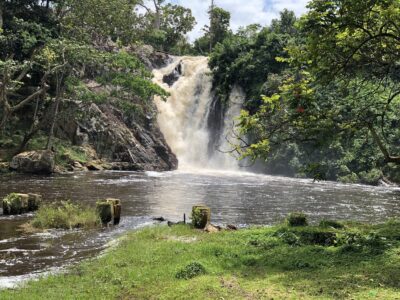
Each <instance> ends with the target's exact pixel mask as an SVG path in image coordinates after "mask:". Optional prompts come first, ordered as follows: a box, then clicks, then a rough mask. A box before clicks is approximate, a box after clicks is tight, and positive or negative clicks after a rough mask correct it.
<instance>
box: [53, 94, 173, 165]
mask: <svg viewBox="0 0 400 300" xmlns="http://www.w3.org/2000/svg"><path fill="white" fill-rule="evenodd" d="M64 105H67V106H68V107H66V108H64V111H65V113H64V114H63V116H62V117H60V119H59V122H58V124H57V128H56V135H57V136H58V137H60V138H62V139H68V140H70V141H71V142H72V144H74V145H78V146H87V145H90V146H91V147H92V148H93V149H94V150H95V151H96V153H97V156H98V158H99V160H100V161H103V162H106V163H107V164H108V166H109V167H108V168H107V169H109V168H111V169H114V170H132V171H144V170H146V171H166V170H174V169H176V168H177V166H178V161H177V159H176V156H175V155H174V154H173V153H172V151H171V149H170V147H169V146H168V145H167V143H166V141H165V139H164V136H163V135H162V133H161V131H160V129H159V127H158V125H157V123H156V120H155V113H154V115H153V116H152V115H147V116H146V117H144V118H139V117H138V118H137V119H135V118H133V117H127V116H126V115H125V114H124V113H122V112H121V111H120V110H119V109H118V108H116V107H115V106H113V105H111V104H103V105H97V104H94V103H91V104H85V103H82V102H79V101H69V102H64ZM78 112H79V113H78ZM92 165H93V168H92ZM99 165H100V164H97V166H99ZM97 166H96V164H91V165H90V166H88V169H90V170H101V166H100V167H97Z"/></svg>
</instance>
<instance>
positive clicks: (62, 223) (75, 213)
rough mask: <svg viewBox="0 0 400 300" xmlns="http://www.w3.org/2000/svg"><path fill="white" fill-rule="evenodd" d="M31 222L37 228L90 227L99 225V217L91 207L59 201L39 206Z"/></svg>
mask: <svg viewBox="0 0 400 300" xmlns="http://www.w3.org/2000/svg"><path fill="white" fill-rule="evenodd" d="M31 224H32V226H33V227H35V228H39V229H48V228H56V229H72V228H81V227H85V228H91V227H96V226H99V225H100V219H99V217H98V214H97V212H96V210H95V209H93V208H88V207H82V206H80V205H77V204H74V203H72V202H70V201H61V202H60V203H52V204H49V205H44V206H42V207H40V208H39V210H38V212H37V213H36V215H35V217H34V219H33V220H32V221H31Z"/></svg>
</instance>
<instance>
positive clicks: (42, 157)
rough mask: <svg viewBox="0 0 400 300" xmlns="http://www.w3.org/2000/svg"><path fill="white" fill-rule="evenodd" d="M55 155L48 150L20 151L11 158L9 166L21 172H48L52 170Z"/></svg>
mask: <svg viewBox="0 0 400 300" xmlns="http://www.w3.org/2000/svg"><path fill="white" fill-rule="evenodd" d="M54 165H55V156H54V153H53V152H52V151H50V150H42V151H27V152H22V153H20V154H18V155H16V156H14V157H13V158H12V161H11V163H10V168H11V169H13V170H15V171H18V172H22V173H35V174H43V173H44V174H50V173H53V171H54Z"/></svg>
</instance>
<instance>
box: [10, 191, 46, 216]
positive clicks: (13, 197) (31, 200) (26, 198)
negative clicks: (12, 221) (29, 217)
mask: <svg viewBox="0 0 400 300" xmlns="http://www.w3.org/2000/svg"><path fill="white" fill-rule="evenodd" d="M41 202H42V196H41V195H38V194H20V193H12V194H9V195H7V196H6V197H5V198H4V199H3V214H5V215H18V214H23V213H27V212H32V211H35V210H38V208H39V206H40V203H41Z"/></svg>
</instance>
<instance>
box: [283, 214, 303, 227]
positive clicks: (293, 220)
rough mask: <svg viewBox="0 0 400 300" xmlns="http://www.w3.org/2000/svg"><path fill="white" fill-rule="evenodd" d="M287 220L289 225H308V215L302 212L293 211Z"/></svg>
mask: <svg viewBox="0 0 400 300" xmlns="http://www.w3.org/2000/svg"><path fill="white" fill-rule="evenodd" d="M286 222H287V224H288V225H289V226H292V227H295V226H307V224H308V221H307V216H306V215H305V214H304V213H302V212H293V213H291V214H289V215H288V217H287V218H286Z"/></svg>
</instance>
